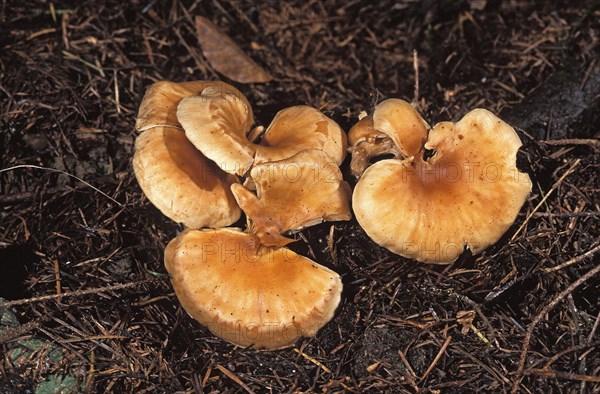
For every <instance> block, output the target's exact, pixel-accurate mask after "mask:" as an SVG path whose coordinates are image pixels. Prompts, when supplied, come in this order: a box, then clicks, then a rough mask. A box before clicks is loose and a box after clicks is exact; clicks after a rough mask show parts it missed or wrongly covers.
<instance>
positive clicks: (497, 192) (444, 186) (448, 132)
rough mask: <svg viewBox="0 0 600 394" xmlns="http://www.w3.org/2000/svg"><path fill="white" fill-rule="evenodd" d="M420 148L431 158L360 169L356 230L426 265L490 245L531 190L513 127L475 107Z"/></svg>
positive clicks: (434, 132)
mask: <svg viewBox="0 0 600 394" xmlns="http://www.w3.org/2000/svg"><path fill="white" fill-rule="evenodd" d="M390 124H393V123H392V122H390ZM424 146H425V148H426V149H430V150H432V151H434V152H435V153H434V155H433V157H431V158H429V159H428V160H425V159H424V158H423V155H417V156H415V157H409V158H408V159H405V160H393V159H392V160H383V161H379V162H377V163H375V164H373V165H372V166H371V167H369V168H368V169H367V170H366V171H365V173H364V174H363V176H362V178H361V179H360V181H359V182H358V183H357V185H356V188H355V190H354V195H353V197H352V203H353V207H354V213H355V215H356V218H357V220H358V222H359V223H360V225H361V226H362V227H363V228H364V230H365V231H366V232H367V234H368V235H369V236H370V237H371V238H372V239H373V240H374V241H375V242H377V243H378V244H379V245H381V246H384V247H386V248H388V249H389V250H391V251H392V252H394V253H397V254H400V255H402V256H405V257H409V258H415V259H417V260H419V261H424V262H431V263H448V262H451V261H454V260H455V259H456V258H457V257H458V256H459V255H460V254H461V253H462V252H463V250H464V248H465V246H468V247H469V248H470V249H471V250H472V251H473V252H474V253H478V252H480V251H482V250H483V249H485V248H486V247H487V246H489V245H490V244H492V243H494V242H496V241H497V240H498V239H499V238H500V237H501V236H502V235H503V234H504V233H505V232H506V230H507V229H508V228H509V227H510V225H511V224H512V223H513V222H514V220H515V218H516V216H517V214H518V212H519V210H520V208H521V206H522V205H523V203H524V201H525V199H526V197H527V195H528V194H529V192H530V191H531V180H530V179H529V176H528V175H527V174H525V173H521V172H519V170H518V169H517V167H516V154H517V151H518V149H519V147H520V146H521V141H520V139H519V137H518V136H517V134H516V132H515V131H514V129H513V128H512V127H510V126H509V125H508V124H506V123H504V122H503V121H502V120H500V119H499V118H497V117H496V116H495V115H494V114H492V113H491V112H489V111H487V110H484V109H476V110H473V111H471V112H469V113H468V114H466V115H465V116H464V117H463V118H462V119H461V120H460V121H459V122H457V123H456V124H454V123H451V122H442V123H439V124H437V125H436V126H435V127H434V128H433V129H432V130H431V131H430V133H429V138H428V140H427V142H426V143H425V145H424ZM411 149H416V148H415V147H413V148H411ZM417 151H418V149H417Z"/></svg>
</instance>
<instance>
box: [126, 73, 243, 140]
mask: <svg viewBox="0 0 600 394" xmlns="http://www.w3.org/2000/svg"><path fill="white" fill-rule="evenodd" d="M207 88H212V89H213V91H217V92H219V94H220V95H221V96H224V95H225V94H232V95H234V96H236V97H238V98H239V99H240V100H241V101H242V102H244V103H245V105H246V106H247V107H248V108H250V104H249V103H248V100H247V99H246V97H245V96H244V95H243V94H242V93H241V92H240V91H239V90H237V89H236V88H234V87H233V86H231V85H229V84H227V83H224V82H220V81H190V82H170V81H159V82H155V83H154V84H152V86H150V87H149V88H148V89H147V90H146V93H145V94H144V98H143V99H142V103H141V104H140V109H139V111H138V116H137V119H136V123H135V128H136V130H138V131H144V130H147V129H149V128H152V127H156V126H164V127H176V128H181V125H180V124H179V121H178V120H177V105H179V102H180V101H181V100H182V99H183V98H185V97H190V96H199V95H200V94H202V92H203V91H204V90H205V89H207ZM250 111H251V109H250ZM249 117H250V118H252V113H250V115H249Z"/></svg>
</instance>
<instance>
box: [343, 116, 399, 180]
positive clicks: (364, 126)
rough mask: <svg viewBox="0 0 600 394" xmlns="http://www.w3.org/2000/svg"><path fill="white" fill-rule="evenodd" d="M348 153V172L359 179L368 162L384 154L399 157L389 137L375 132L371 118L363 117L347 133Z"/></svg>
mask: <svg viewBox="0 0 600 394" xmlns="http://www.w3.org/2000/svg"><path fill="white" fill-rule="evenodd" d="M348 144H349V145H350V147H349V148H348V151H349V152H350V153H351V154H352V161H351V162H350V171H352V174H353V175H354V176H356V177H357V178H359V177H360V176H361V175H362V173H363V172H365V170H366V169H367V167H368V166H369V165H370V163H369V160H370V159H371V158H372V157H377V156H381V155H385V154H391V155H393V156H394V157H395V158H398V157H400V156H401V153H400V152H399V151H398V150H397V149H396V145H394V142H393V141H392V139H391V138H390V137H388V136H387V135H386V134H384V133H382V132H381V131H377V130H375V127H374V126H373V117H372V116H365V117H363V118H362V119H360V120H359V121H358V123H356V124H355V125H354V126H352V128H351V129H350V131H349V132H348Z"/></svg>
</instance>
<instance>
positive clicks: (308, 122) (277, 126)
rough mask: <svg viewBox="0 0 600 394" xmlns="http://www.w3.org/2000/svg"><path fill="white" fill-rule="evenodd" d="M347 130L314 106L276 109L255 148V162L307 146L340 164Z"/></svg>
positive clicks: (291, 154) (344, 149)
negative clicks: (318, 150) (277, 110)
mask: <svg viewBox="0 0 600 394" xmlns="http://www.w3.org/2000/svg"><path fill="white" fill-rule="evenodd" d="M347 146H348V142H347V137H346V133H344V131H343V130H342V129H341V128H340V126H339V125H338V124H337V123H336V122H335V121H333V120H332V119H330V118H328V117H327V116H325V115H324V114H323V113H322V112H321V111H319V110H317V109H316V108H313V107H309V106H306V105H298V106H295V107H290V108H286V109H284V110H282V111H279V112H278V113H277V115H275V118H273V121H272V122H271V124H270V125H269V127H268V128H267V130H266V131H265V133H264V136H263V138H262V140H261V142H260V144H259V145H258V146H257V147H256V158H255V160H256V163H257V164H262V163H267V162H273V161H279V160H283V159H287V158H290V157H292V156H294V155H295V154H296V153H298V152H301V151H303V150H307V149H320V150H322V151H323V152H325V153H326V154H327V155H328V156H329V157H331V159H332V160H333V161H334V162H335V163H336V164H337V165H340V164H342V162H343V161H344V158H345V157H346V148H347Z"/></svg>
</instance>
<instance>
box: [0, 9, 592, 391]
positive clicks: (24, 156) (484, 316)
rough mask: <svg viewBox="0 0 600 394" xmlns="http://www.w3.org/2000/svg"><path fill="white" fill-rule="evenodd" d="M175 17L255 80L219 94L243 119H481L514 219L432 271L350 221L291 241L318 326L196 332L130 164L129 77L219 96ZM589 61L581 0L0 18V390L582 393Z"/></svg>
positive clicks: (166, 226) (588, 365)
mask: <svg viewBox="0 0 600 394" xmlns="http://www.w3.org/2000/svg"><path fill="white" fill-rule="evenodd" d="M196 15H203V16H205V17H207V18H208V19H210V20H211V21H212V22H214V23H215V24H216V25H218V26H219V27H220V28H221V29H222V30H223V31H224V32H225V33H226V34H228V35H229V36H230V37H231V38H232V39H233V40H234V41H235V42H236V43H237V44H238V45H239V46H240V47H241V48H242V49H243V50H244V51H245V52H246V53H247V54H248V55H249V56H251V57H252V58H253V59H255V60H256V61H257V62H258V63H259V64H260V65H261V66H263V67H264V68H265V70H267V71H268V72H269V73H270V74H271V75H273V76H274V80H273V81H272V82H269V83H266V84H249V85H240V84H236V83H234V82H232V81H228V82H232V83H233V84H234V85H236V86H237V87H238V88H239V89H241V90H242V91H243V92H244V93H245V94H246V95H247V97H248V98H249V100H250V102H251V103H253V105H254V111H255V114H256V119H257V122H259V123H260V124H268V123H269V121H270V120H271V118H272V117H273V115H274V114H275V113H276V112H277V111H279V110H281V109H283V108H285V107H287V106H291V105H296V104H308V105H312V106H315V107H317V108H319V109H321V110H322V111H323V112H325V113H326V114H327V115H329V116H331V117H332V118H333V119H335V120H336V121H337V122H338V123H339V124H340V125H341V126H342V127H343V128H344V129H346V130H348V129H349V127H350V126H351V125H352V124H353V123H354V122H355V121H356V119H357V115H358V114H359V112H360V111H362V110H367V111H368V110H370V109H372V108H373V106H374V105H375V104H376V103H377V102H378V101H381V100H382V99H385V98H388V97H398V98H403V99H406V100H408V101H414V102H415V103H416V104H417V105H418V107H419V109H420V110H421V111H422V113H423V115H424V117H425V119H427V120H428V121H429V123H431V124H432V123H435V122H437V121H441V120H449V119H450V120H457V119H459V118H460V117H461V116H462V115H464V114H465V113H466V112H467V111H469V110H470V109H473V108H475V107H485V108H488V109H490V110H492V111H493V112H495V113H499V114H502V116H503V117H504V118H505V119H506V120H509V121H511V122H512V123H514V124H515V126H517V127H519V133H521V136H522V137H523V140H524V143H525V145H524V147H523V148H522V150H521V152H520V155H519V161H520V165H521V168H522V169H523V170H524V171H526V172H528V173H529V174H530V175H531V178H532V180H533V184H534V187H533V192H532V194H531V195H530V197H529V199H528V201H527V202H526V203H525V205H524V207H523V209H522V211H521V213H520V215H519V216H518V218H517V221H516V223H515V225H514V226H513V227H512V228H511V229H510V230H509V231H508V233H507V234H506V235H505V236H504V237H503V239H502V240H501V241H500V242H498V243H497V244H496V245H494V246H493V247H491V248H489V249H488V250H486V251H485V252H484V253H483V254H481V255H477V256H471V255H470V254H468V252H467V253H465V254H464V255H463V256H461V258H459V260H458V261H456V262H455V263H453V264H451V265H449V266H432V265H427V264H419V263H416V262H415V261H412V260H408V259H404V258H402V257H399V256H396V255H394V254H391V253H389V252H388V251H386V250H385V249H383V248H381V247H379V246H377V245H376V244H374V243H373V242H372V241H370V240H369V238H368V237H367V236H366V235H365V233H364V232H363V231H362V230H361V229H360V227H359V226H358V225H357V223H356V221H354V220H352V221H350V222H339V223H326V224H322V225H319V226H316V227H312V228H310V229H307V230H305V231H304V232H303V233H302V237H300V236H299V237H298V238H299V241H298V242H297V243H296V244H295V245H294V246H293V247H294V248H295V249H296V250H299V251H301V252H302V253H304V254H306V255H308V256H309V257H312V258H314V259H315V260H316V261H318V262H320V263H322V264H325V265H327V266H329V267H331V268H333V269H335V270H336V271H338V272H340V273H341V274H343V277H344V282H345V292H344V299H343V301H342V305H341V307H340V308H339V311H338V313H337V315H336V317H335V318H334V319H333V320H332V321H331V322H330V323H329V324H328V325H327V326H326V327H325V328H324V329H323V330H322V331H321V332H320V333H319V334H318V335H317V337H316V338H310V339H305V340H303V341H301V342H299V343H298V344H297V346H296V347H295V348H291V349H287V350H280V351H274V352H256V351H254V350H252V349H242V348H238V347H235V346H233V345H231V344H229V343H226V342H224V341H222V340H220V339H218V338H216V337H214V336H213V335H211V334H210V332H208V331H207V330H206V329H205V328H204V327H202V326H201V325H200V324H198V323H197V322H195V321H193V320H192V319H191V318H190V317H189V316H188V315H187V314H186V313H185V312H184V311H183V310H182V308H181V307H180V305H179V303H178V301H177V299H176V298H175V297H174V295H173V290H172V287H171V285H170V282H169V279H168V277H167V276H166V271H165V269H164V266H163V263H162V255H163V250H164V247H165V245H166V243H167V242H168V241H169V240H171V239H172V238H173V237H174V236H175V235H176V234H177V232H178V231H179V230H180V228H179V226H178V225H177V224H175V223H172V222H171V221H170V220H169V219H167V218H166V217H164V216H163V215H162V214H160V212H159V211H158V210H157V209H155V208H154V207H153V206H152V205H151V204H150V203H149V202H148V200H147V199H146V198H145V197H144V196H143V195H142V193H141V191H140V188H139V187H138V185H137V182H136V180H135V178H134V176H133V173H132V169H131V157H132V153H133V152H132V150H133V142H134V139H135V136H136V133H135V131H134V122H135V117H136V112H137V108H138V105H139V103H140V101H141V98H142V95H143V94H144V91H145V89H146V88H147V87H148V86H149V85H150V84H151V83H153V82H154V81H158V80H173V81H185V80H196V79H209V80H216V79H222V80H226V79H225V78H224V77H222V76H220V75H218V74H217V73H216V72H215V71H214V70H213V69H212V67H211V65H210V64H209V63H208V62H207V61H206V60H205V58H204V57H203V56H202V52H201V51H200V47H199V45H198V42H197V39H196V37H195V30H194V22H193V21H194V17H195V16H196ZM599 48H600V2H598V1H594V0H584V1H581V2H570V1H555V0H552V1H533V0H532V1H527V0H519V1H517V0H514V1H508V0H506V1H492V0H488V1H485V0H479V1H476V0H472V1H447V0H437V1H434V0H425V1H421V2H418V1H409V0H406V1H401V2H392V1H381V2H367V1H354V2H352V1H351V2H333V1H309V2H304V1H297V2H257V3H256V4H254V3H251V2H246V1H235V0H233V1H231V0H223V1H221V0H208V1H198V2H193V3H192V2H185V3H179V2H177V1H168V2H167V1H164V2H163V1H151V0H147V1H132V2H127V1H112V2H107V3H104V5H98V3H97V2H92V1H82V2H73V3H63V2H55V3H48V2H42V1H40V2H32V1H29V2H20V3H19V2H10V1H9V2H5V1H4V2H0V152H1V155H0V169H2V172H1V173H0V286H1V288H0V295H1V296H2V297H3V298H5V299H7V300H9V301H10V300H13V301H14V302H12V303H11V302H9V303H8V304H7V303H2V302H1V301H0V316H2V321H1V324H2V325H0V348H1V350H0V356H1V358H2V361H1V363H0V392H6V393H13V392H14V393H25V392H34V390H35V389H36V387H39V384H40V383H41V382H43V381H45V380H46V381H47V380H49V379H52V377H56V376H59V377H61V378H64V379H66V377H70V378H71V379H73V378H74V381H75V382H76V384H77V385H76V386H71V387H76V389H78V390H87V391H90V392H135V393H143V392H167V393H173V392H204V391H206V392H210V391H218V392H244V391H248V392H251V391H253V392H296V391H319V392H323V391H354V392H363V391H366V392H369V391H371V392H376V391H388V392H421V391H422V392H473V391H476V390H479V391H482V392H502V391H511V390H513V391H522V392H543V393H549V392H571V393H572V392H581V393H583V392H596V393H598V392H600V350H599V346H600V330H599V329H598V325H599V320H600V301H599V298H600V297H599V295H600V275H599V274H598V267H599V263H600V257H599V256H600V254H599V253H598V242H599V239H600V225H599V222H598V218H599V216H600V178H599V176H598V175H599V166H600V154H599V144H598V137H599V136H600V134H599V133H600V126H599V124H600V119H599V116H600V115H599V114H600V88H599V85H600V55H599V53H600V50H599ZM413 50H415V51H416V52H415V53H416V57H417V59H418V66H419V67H418V69H419V80H418V82H419V89H418V97H415V70H414V67H413ZM226 81H227V80H226ZM343 171H344V173H345V174H346V175H347V179H350V175H349V170H348V163H347V162H346V163H345V164H344V167H343ZM66 173H68V174H71V175H72V176H68V175H66ZM73 176H76V177H78V178H80V179H82V180H84V181H85V182H87V184H84V183H82V182H81V181H79V180H77V179H75V178H74V177H73ZM540 203H541V204H540ZM449 215H451V212H449ZM522 224H525V225H524V227H523V228H520V227H521V225H522ZM331 226H333V227H334V231H333V237H334V238H333V240H332V242H329V241H330V240H329V236H330V231H331ZM330 243H332V244H333V245H334V250H329V246H328V245H329V244H330ZM587 252H589V253H587ZM586 253H587V254H586ZM566 262H569V263H570V264H568V265H566V266H564V267H558V268H557V269H555V270H551V268H552V267H555V266H559V265H560V264H564V263H566ZM58 292H60V293H61V294H63V296H62V297H60V298H58V297H56V296H54V297H49V298H44V299H40V298H38V297H41V296H47V295H50V296H52V295H56V294H57V293H58ZM8 310H11V311H12V312H14V314H15V316H14V317H16V321H15V320H14V319H12V318H11V319H12V320H11V319H9V317H10V316H9V315H10V314H9V313H8V312H7V311H8ZM463 315H464V316H466V318H465V317H463V318H460V319H459V317H461V316H463ZM6 316H8V317H6ZM5 320H6V321H5ZM34 339H36V340H39V341H43V342H39V343H43V344H45V345H44V346H41V347H39V346H38V347H37V348H35V347H32V346H29V353H27V356H26V357H21V358H16V357H14V351H15V349H17V348H18V347H19V346H24V344H26V343H31V341H32V340H34ZM27 341H29V342H27ZM31 349H34V350H31ZM49 349H59V350H60V354H61V355H62V356H61V357H58V356H56V355H54V356H52V354H51V350H49ZM51 356H52V357H51ZM63 382H64V383H63V384H64V385H66V380H63Z"/></svg>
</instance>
